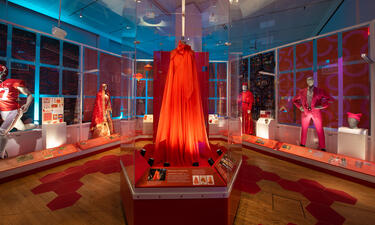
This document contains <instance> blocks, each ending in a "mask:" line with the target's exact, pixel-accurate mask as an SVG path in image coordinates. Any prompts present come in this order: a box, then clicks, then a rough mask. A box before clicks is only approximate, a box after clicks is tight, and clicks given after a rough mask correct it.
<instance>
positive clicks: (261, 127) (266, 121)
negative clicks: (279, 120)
mask: <svg viewBox="0 0 375 225" xmlns="http://www.w3.org/2000/svg"><path fill="white" fill-rule="evenodd" d="M275 126H276V124H275V120H274V119H270V118H259V119H258V121H257V123H256V136H257V137H261V138H265V139H275Z"/></svg>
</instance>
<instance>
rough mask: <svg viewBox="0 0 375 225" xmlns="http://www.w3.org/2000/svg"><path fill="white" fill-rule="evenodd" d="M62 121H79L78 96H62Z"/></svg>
mask: <svg viewBox="0 0 375 225" xmlns="http://www.w3.org/2000/svg"><path fill="white" fill-rule="evenodd" d="M64 121H65V122H66V124H67V125H70V124H77V123H79V98H64Z"/></svg>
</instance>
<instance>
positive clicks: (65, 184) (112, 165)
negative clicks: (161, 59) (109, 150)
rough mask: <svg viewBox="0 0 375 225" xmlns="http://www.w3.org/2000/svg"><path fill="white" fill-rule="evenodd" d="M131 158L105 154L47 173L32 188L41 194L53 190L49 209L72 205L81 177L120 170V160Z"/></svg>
mask: <svg viewBox="0 0 375 225" xmlns="http://www.w3.org/2000/svg"><path fill="white" fill-rule="evenodd" d="M132 159H133V156H132V155H122V156H116V155H107V156H103V157H102V158H100V159H98V160H91V161H88V162H86V163H84V164H83V165H80V166H73V167H70V168H68V169H66V170H64V171H61V172H57V173H51V174H48V175H46V176H44V177H42V178H40V179H39V180H40V181H41V182H42V184H40V185H38V186H37V187H35V188H33V189H32V190H31V191H32V192H33V193H34V194H41V193H45V192H49V191H53V192H55V193H56V194H57V197H56V198H55V199H53V200H52V201H51V202H50V203H48V204H47V206H48V208H50V209H51V210H57V209H61V208H66V207H69V206H72V205H74V204H75V203H76V202H77V201H78V200H79V199H80V198H81V195H80V194H78V193H77V192H76V191H77V190H78V189H79V188H80V187H81V186H82V185H83V183H82V182H81V181H80V179H81V178H82V177H84V176H85V175H87V174H90V173H97V172H100V173H103V174H110V173H117V172H120V170H121V166H120V160H122V161H123V163H124V164H125V165H127V164H129V163H130V162H131V161H132Z"/></svg>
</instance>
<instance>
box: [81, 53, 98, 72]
mask: <svg viewBox="0 0 375 225" xmlns="http://www.w3.org/2000/svg"><path fill="white" fill-rule="evenodd" d="M84 57H85V63H84V65H85V67H84V70H85V71H88V70H89V71H90V72H97V71H98V51H96V50H93V49H91V48H85V55H84ZM93 70H96V71H93Z"/></svg>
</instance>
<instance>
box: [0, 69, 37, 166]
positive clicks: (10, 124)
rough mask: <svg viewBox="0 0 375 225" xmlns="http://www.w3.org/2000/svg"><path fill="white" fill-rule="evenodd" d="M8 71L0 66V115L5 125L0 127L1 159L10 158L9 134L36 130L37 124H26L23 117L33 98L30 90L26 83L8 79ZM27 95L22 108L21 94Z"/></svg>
mask: <svg viewBox="0 0 375 225" xmlns="http://www.w3.org/2000/svg"><path fill="white" fill-rule="evenodd" d="M7 75H8V69H7V67H6V66H4V65H0V114H1V118H2V119H3V123H2V124H1V126H0V158H1V159H4V158H7V157H8V153H7V152H6V150H5V146H6V143H7V141H8V134H9V132H10V131H11V130H12V129H13V128H16V129H17V130H27V129H34V128H35V127H36V125H35V124H32V123H29V124H24V123H23V122H22V121H21V117H22V115H23V114H24V113H26V112H27V110H28V109H29V106H30V104H31V102H32V101H33V96H32V95H31V92H30V91H29V89H27V88H26V86H25V82H24V81H23V80H18V79H7ZM20 93H21V94H24V95H26V96H27V97H26V103H25V104H24V105H22V106H20V105H19V104H18V97H19V94H20Z"/></svg>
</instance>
